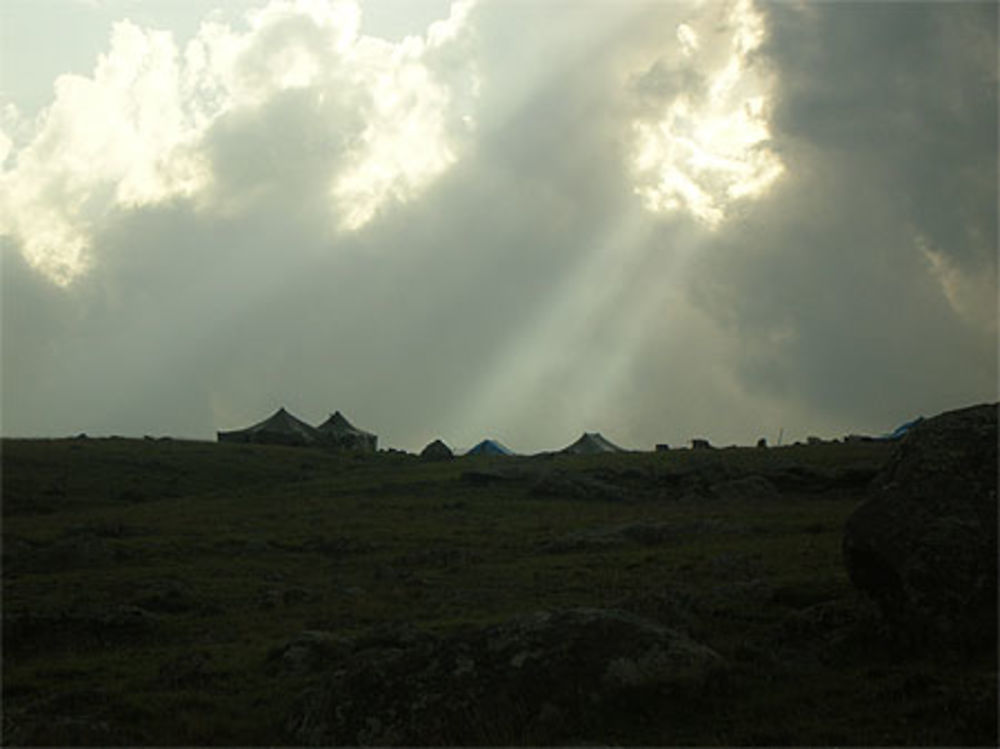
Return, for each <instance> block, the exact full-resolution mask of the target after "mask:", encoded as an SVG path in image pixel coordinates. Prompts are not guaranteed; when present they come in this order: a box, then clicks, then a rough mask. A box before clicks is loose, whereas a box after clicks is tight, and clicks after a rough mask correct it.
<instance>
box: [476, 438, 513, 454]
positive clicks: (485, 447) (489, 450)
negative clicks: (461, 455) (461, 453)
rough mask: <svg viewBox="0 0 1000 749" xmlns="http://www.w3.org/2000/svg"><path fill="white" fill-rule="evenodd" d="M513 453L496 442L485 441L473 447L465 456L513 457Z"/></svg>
mask: <svg viewBox="0 0 1000 749" xmlns="http://www.w3.org/2000/svg"><path fill="white" fill-rule="evenodd" d="M513 454H514V452H513V451H512V450H511V449H510V448H508V447H505V446H504V445H501V444H500V443H499V442H497V441H496V440H490V439H486V440H483V441H482V442H480V443H479V444H478V445H476V446H475V447H473V448H472V449H471V450H469V452H467V453H466V455H513Z"/></svg>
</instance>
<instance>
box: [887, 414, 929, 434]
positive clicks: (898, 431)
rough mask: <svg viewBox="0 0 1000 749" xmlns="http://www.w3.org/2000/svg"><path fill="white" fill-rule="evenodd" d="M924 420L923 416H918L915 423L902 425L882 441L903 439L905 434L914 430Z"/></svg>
mask: <svg viewBox="0 0 1000 749" xmlns="http://www.w3.org/2000/svg"><path fill="white" fill-rule="evenodd" d="M923 420H924V417H923V416H918V417H917V418H915V419H914V420H913V421H908V422H906V423H905V424H900V425H899V426H898V427H896V428H895V429H893V430H892V431H891V432H890V433H889V434H887V435H885V436H884V437H883V438H882V439H887V440H898V439H901V438H902V437H903V435H904V434H906V433H907V432H908V431H910V430H911V429H913V427H915V426H916V425H917V424H919V423H920V422H921V421H923Z"/></svg>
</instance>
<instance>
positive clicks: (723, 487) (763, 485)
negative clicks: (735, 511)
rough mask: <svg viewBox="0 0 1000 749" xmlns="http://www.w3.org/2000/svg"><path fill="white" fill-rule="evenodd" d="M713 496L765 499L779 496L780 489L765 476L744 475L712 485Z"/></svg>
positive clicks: (736, 498)
mask: <svg viewBox="0 0 1000 749" xmlns="http://www.w3.org/2000/svg"><path fill="white" fill-rule="evenodd" d="M711 493H712V495H713V496H715V497H718V498H720V499H735V500H765V499H774V498H776V497H777V496H778V490H777V488H776V487H775V486H774V484H772V483H771V482H770V481H768V480H767V479H766V478H764V477H763V476H743V477H742V478H738V479H732V480H730V481H725V482H722V483H719V484H713V485H712V487H711Z"/></svg>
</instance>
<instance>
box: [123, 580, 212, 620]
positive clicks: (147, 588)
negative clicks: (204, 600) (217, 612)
mask: <svg viewBox="0 0 1000 749" xmlns="http://www.w3.org/2000/svg"><path fill="white" fill-rule="evenodd" d="M142 587H143V590H142V591H141V592H140V593H139V594H138V595H137V596H136V598H135V599H134V603H135V605H137V606H139V607H140V608H143V609H146V610H147V611H152V612H154V613H157V614H183V613H186V612H188V611H194V610H195V609H197V608H199V606H200V603H201V602H200V601H199V599H198V597H197V596H195V595H194V593H193V592H192V591H191V588H190V587H189V586H188V585H187V584H186V583H183V582H181V581H179V580H147V581H144V582H143V584H142Z"/></svg>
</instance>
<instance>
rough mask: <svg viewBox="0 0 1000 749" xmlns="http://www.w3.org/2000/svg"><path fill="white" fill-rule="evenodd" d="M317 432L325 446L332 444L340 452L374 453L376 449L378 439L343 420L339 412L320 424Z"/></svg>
mask: <svg viewBox="0 0 1000 749" xmlns="http://www.w3.org/2000/svg"><path fill="white" fill-rule="evenodd" d="M316 429H317V431H318V432H319V433H320V435H321V439H322V441H323V442H324V443H326V444H332V445H334V446H335V447H338V448H340V449H341V450H358V451H360V452H371V453H373V452H375V450H376V448H377V447H378V437H377V436H375V435H374V434H372V433H371V432H366V431H365V430H364V429H358V428H357V427H356V426H354V425H353V424H352V423H351V422H349V421H348V420H347V419H345V418H344V415H343V414H341V413H340V411H337V412H335V413H334V414H333V415H332V416H331V417H330V418H329V419H327V420H326V421H324V422H323V423H322V424H320V425H319V426H318V427H317V428H316Z"/></svg>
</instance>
